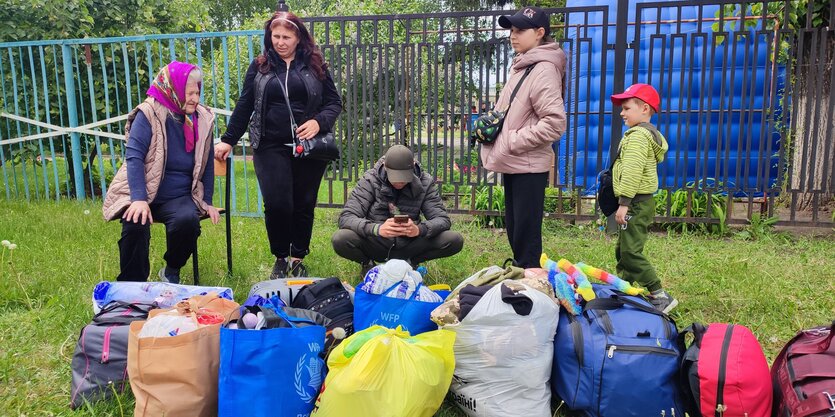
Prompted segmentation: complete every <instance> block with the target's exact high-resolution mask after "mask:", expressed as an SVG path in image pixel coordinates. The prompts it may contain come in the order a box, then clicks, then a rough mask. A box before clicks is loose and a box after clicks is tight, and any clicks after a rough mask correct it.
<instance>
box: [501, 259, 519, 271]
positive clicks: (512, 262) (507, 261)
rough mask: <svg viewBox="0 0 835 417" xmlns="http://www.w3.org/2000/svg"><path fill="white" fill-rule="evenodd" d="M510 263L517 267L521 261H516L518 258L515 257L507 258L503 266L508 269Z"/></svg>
mask: <svg viewBox="0 0 835 417" xmlns="http://www.w3.org/2000/svg"><path fill="white" fill-rule="evenodd" d="M508 264H510V266H515V267H518V266H519V263H518V262H516V259H513V258H507V259H505V260H504V263H502V268H505V269H507V265H508Z"/></svg>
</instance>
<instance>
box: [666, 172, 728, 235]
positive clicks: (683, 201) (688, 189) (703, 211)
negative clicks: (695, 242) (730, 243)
mask: <svg viewBox="0 0 835 417" xmlns="http://www.w3.org/2000/svg"><path fill="white" fill-rule="evenodd" d="M717 185H718V187H721V186H722V184H721V183H718V182H716V181H715V180H713V179H708V180H707V181H704V182H702V181H701V180H699V181H697V182H694V181H691V182H688V183H687V185H686V186H685V187H684V188H681V189H678V190H676V191H674V192H673V193H672V195H670V194H669V192H668V191H667V190H659V191H658V193H656V194H655V196H654V197H653V198H654V199H655V212H656V214H659V215H666V214H667V199H668V195H669V200H670V212H669V215H670V216H671V217H703V218H708V219H717V220H719V221H718V223H685V222H670V223H664V227H665V228H666V229H667V230H678V231H680V232H686V231H696V232H700V233H705V234H714V235H720V236H723V235H726V234H727V233H728V224H727V204H728V197H727V195H724V194H719V193H714V192H711V193H708V192H705V188H706V187H708V186H710V188H718V187H717ZM708 196H710V201H708ZM688 202H689V206H690V211H689V213H688Z"/></svg>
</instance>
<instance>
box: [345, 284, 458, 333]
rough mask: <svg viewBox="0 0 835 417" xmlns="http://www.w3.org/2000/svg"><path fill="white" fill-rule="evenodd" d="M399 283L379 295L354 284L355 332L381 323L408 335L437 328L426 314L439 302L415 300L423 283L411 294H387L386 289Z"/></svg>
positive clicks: (439, 303)
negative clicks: (400, 329) (403, 295)
mask: <svg viewBox="0 0 835 417" xmlns="http://www.w3.org/2000/svg"><path fill="white" fill-rule="evenodd" d="M398 285H400V282H398V283H396V284H394V285H392V286H391V287H389V288H388V289H386V290H385V291H383V293H382V294H369V293H367V292H365V291H363V290H362V289H360V287H361V286H362V284H360V285H357V289H356V292H355V293H354V331H355V332H358V331H360V330H363V329H367V328H369V327H371V326H373V325H380V326H383V327H388V328H390V329H394V328H396V327H397V326H403V330H407V331H408V332H409V333H410V334H411V335H413V336H414V335H416V334H420V333H423V332H428V331H432V330H438V325H437V324H435V323H433V322H432V320H429V314H430V313H432V310H434V309H435V308H436V307H438V306H439V305H441V303H442V301H439V302H427V301H420V300H416V299H415V297H417V295H418V291H419V290H420V287H421V286H423V284H422V283H421V284H418V286H417V287H415V291H414V292H413V293H412V296H411V297H409V298H407V299H403V298H393V297H387V296H385V294H388V293H389V291H391V290H393V289H394V288H395V287H397V286H398Z"/></svg>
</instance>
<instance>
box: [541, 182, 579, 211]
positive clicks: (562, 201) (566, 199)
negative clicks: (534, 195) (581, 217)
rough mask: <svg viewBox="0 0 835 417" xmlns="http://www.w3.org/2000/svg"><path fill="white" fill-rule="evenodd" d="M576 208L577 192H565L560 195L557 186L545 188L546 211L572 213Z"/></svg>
mask: <svg viewBox="0 0 835 417" xmlns="http://www.w3.org/2000/svg"><path fill="white" fill-rule="evenodd" d="M576 208H577V194H575V193H565V192H563V193H562V195H560V190H559V188H551V187H548V188H546V189H545V212H546V213H572V212H574V210H575V209H576Z"/></svg>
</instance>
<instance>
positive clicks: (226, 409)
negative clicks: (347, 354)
mask: <svg viewBox="0 0 835 417" xmlns="http://www.w3.org/2000/svg"><path fill="white" fill-rule="evenodd" d="M288 310H290V311H294V310H293V309H288ZM261 311H262V312H272V311H273V310H271V309H269V308H263V309H261ZM275 311H276V313H277V315H276V319H279V318H280V320H282V321H284V322H285V324H287V325H289V326H290V327H275V328H268V329H261V330H236V329H228V328H221V329H220V371H219V381H218V408H219V409H218V411H219V413H218V416H220V417H223V416H277V417H296V416H301V415H304V416H306V415H309V414H310V412H311V410H313V402H314V400H315V399H316V396H317V394H318V393H319V389H320V388H321V386H322V381H323V380H324V378H325V363H324V360H323V359H322V356H324V352H323V348H324V345H325V327H324V326H321V325H319V324H317V323H316V322H314V321H310V320H308V319H306V318H298V317H291V316H289V315H288V314H286V313H284V312H283V310H282V309H277V310H275ZM291 314H292V313H291Z"/></svg>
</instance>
